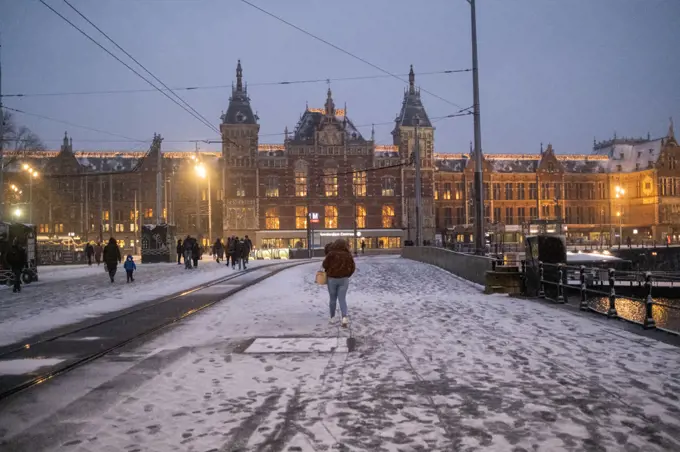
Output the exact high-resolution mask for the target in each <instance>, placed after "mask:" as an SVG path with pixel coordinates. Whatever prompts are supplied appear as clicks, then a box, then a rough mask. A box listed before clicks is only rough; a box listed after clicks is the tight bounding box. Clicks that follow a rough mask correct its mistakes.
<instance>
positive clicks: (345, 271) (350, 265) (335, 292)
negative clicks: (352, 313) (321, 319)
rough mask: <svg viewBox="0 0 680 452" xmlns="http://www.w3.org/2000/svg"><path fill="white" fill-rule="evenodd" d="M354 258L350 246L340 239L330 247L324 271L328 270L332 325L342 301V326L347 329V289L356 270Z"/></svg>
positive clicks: (324, 262) (324, 263) (324, 261)
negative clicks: (336, 309) (337, 307)
mask: <svg viewBox="0 0 680 452" xmlns="http://www.w3.org/2000/svg"><path fill="white" fill-rule="evenodd" d="M355 268H356V267H355V266H354V258H353V257H352V253H350V251H349V245H348V244H347V242H346V241H345V240H343V239H338V240H336V241H335V242H333V243H332V244H331V245H330V246H329V247H328V254H327V255H326V258H325V259H324V260H323V269H324V270H326V276H327V277H328V278H327V279H328V295H329V296H330V303H329V306H330V309H331V319H330V323H331V324H333V323H334V322H335V307H336V303H337V301H340V312H341V314H342V326H343V327H344V328H347V325H348V324H349V319H348V318H347V289H348V288H349V278H350V276H352V275H353V274H354V270H355Z"/></svg>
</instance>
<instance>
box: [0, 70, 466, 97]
mask: <svg viewBox="0 0 680 452" xmlns="http://www.w3.org/2000/svg"><path fill="white" fill-rule="evenodd" d="M470 71H472V69H456V70H446V71H432V72H417V73H416V75H417V76H421V77H422V76H426V75H437V74H456V73H460V72H470ZM397 75H398V76H400V77H405V76H407V75H408V74H397ZM381 78H391V76H390V75H360V76H354V77H337V78H318V79H307V80H280V81H273V82H256V83H248V86H249V87H253V86H283V85H301V84H307V83H328V82H344V81H357V80H373V79H381ZM226 88H232V85H203V86H180V87H174V88H169V89H168V90H171V91H199V90H208V89H226ZM155 91H157V90H155V89H149V88H140V89H112V90H101V91H62V92H53V93H10V94H0V97H49V96H85V95H93V94H132V93H151V92H155ZM163 91H165V90H164V89H163Z"/></svg>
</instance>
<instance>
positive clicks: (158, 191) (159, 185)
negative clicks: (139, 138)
mask: <svg viewBox="0 0 680 452" xmlns="http://www.w3.org/2000/svg"><path fill="white" fill-rule="evenodd" d="M159 138H160V137H159ZM158 141H159V142H158V143H157V146H158V147H157V149H156V150H157V152H158V155H157V156H156V224H157V225H158V224H161V217H162V216H163V215H162V214H163V212H162V210H161V206H162V204H163V203H162V196H163V191H162V187H163V174H162V164H163V160H162V159H163V156H162V155H161V144H160V139H159V140H158Z"/></svg>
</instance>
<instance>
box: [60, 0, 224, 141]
mask: <svg viewBox="0 0 680 452" xmlns="http://www.w3.org/2000/svg"><path fill="white" fill-rule="evenodd" d="M63 2H64V3H66V4H67V5H68V6H69V7H70V8H71V9H72V10H73V11H75V12H76V14H78V15H79V16H80V17H82V18H83V19H84V20H85V21H86V22H87V23H88V24H90V25H91V26H92V27H94V29H95V30H97V31H98V32H99V33H101V34H102V35H104V37H105V38H106V39H108V40H109V42H111V43H112V44H113V45H114V46H116V48H117V49H118V50H120V51H121V52H123V53H124V54H125V55H126V56H127V57H128V58H130V59H131V60H132V61H134V62H135V63H137V65H138V66H139V67H141V68H142V69H144V71H145V72H146V73H147V74H149V75H150V76H151V77H153V78H154V80H156V81H157V82H158V83H160V84H161V85H163V87H164V88H165V89H166V90H168V91H170V92H171V93H172V94H173V95H174V96H175V97H176V98H177V99H179V100H180V101H181V102H182V103H183V104H184V105H185V106H186V107H187V108H189V109H190V110H191V111H192V112H194V113H195V114H196V115H197V116H198V117H199V118H201V119H202V120H203V122H204V123H206V124H207V125H209V126H210V127H211V128H212V129H213V130H214V131H215V132H216V133H217V134H220V130H219V129H218V128H217V127H215V126H214V125H213V124H212V123H211V122H210V121H208V120H207V119H206V118H205V116H203V115H202V114H200V113H199V112H198V111H196V109H195V108H194V107H192V106H191V105H190V104H189V103H188V102H187V101H185V100H184V99H183V98H182V97H180V96H179V95H178V94H177V93H175V92H174V91H173V90H171V89H170V88H169V87H168V85H166V84H165V83H163V81H162V80H161V79H159V78H158V77H156V75H154V74H153V73H152V72H151V71H150V70H148V69H147V68H146V66H144V65H143V64H142V63H140V62H139V61H138V60H137V59H136V58H135V57H133V56H132V55H130V53H129V52H128V51H127V50H125V49H124V48H122V47H121V46H120V45H119V44H118V43H117V42H116V41H114V40H113V39H112V38H111V37H110V36H109V35H108V34H106V33H105V32H104V31H103V30H102V29H101V28H99V27H98V26H97V25H95V24H94V23H93V22H92V21H91V20H90V19H88V18H87V17H86V16H85V15H84V14H83V13H81V12H80V11H79V10H78V9H77V8H76V7H75V6H73V5H72V4H71V3H70V2H69V1H68V0H63Z"/></svg>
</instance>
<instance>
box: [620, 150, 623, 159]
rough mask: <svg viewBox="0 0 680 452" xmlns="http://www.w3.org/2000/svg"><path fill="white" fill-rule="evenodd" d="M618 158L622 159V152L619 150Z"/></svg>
mask: <svg viewBox="0 0 680 452" xmlns="http://www.w3.org/2000/svg"><path fill="white" fill-rule="evenodd" d="M619 159H621V160H623V152H619Z"/></svg>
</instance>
